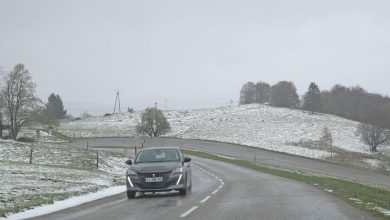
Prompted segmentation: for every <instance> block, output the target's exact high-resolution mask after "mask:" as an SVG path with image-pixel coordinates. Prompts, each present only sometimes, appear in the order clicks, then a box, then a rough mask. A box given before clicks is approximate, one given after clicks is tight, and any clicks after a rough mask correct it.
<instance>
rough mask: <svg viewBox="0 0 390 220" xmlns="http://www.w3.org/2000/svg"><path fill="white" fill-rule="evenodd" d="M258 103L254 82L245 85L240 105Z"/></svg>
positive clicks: (241, 93)
mask: <svg viewBox="0 0 390 220" xmlns="http://www.w3.org/2000/svg"><path fill="white" fill-rule="evenodd" d="M255 102H256V86H255V84H254V83H253V82H247V83H245V84H244V85H243V86H242V88H241V90H240V105H246V104H251V103H255Z"/></svg>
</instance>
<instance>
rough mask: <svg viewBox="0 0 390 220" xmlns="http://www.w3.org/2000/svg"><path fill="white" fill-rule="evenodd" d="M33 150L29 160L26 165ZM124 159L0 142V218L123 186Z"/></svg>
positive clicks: (62, 145)
mask: <svg viewBox="0 0 390 220" xmlns="http://www.w3.org/2000/svg"><path fill="white" fill-rule="evenodd" d="M31 146H32V147H33V160H32V164H29V158H30V153H31V151H30V150H31ZM126 160H127V158H126V157H125V156H124V155H122V154H119V153H112V152H99V170H96V152H95V151H90V150H85V149H80V148H75V147H72V146H69V145H68V144H66V143H46V142H37V143H29V144H24V143H18V142H13V141H3V140H0V176H1V178H0V216H6V215H8V214H9V213H10V212H17V211H23V210H26V209H29V208H32V207H34V206H39V205H41V204H50V203H52V202H53V201H59V200H64V199H67V198H70V197H72V196H79V195H83V194H86V193H90V192H96V191H99V190H102V189H105V188H107V187H112V186H117V185H123V184H124V183H125V178H124V173H125V172H126V169H127V165H125V163H124V162H125V161H126Z"/></svg>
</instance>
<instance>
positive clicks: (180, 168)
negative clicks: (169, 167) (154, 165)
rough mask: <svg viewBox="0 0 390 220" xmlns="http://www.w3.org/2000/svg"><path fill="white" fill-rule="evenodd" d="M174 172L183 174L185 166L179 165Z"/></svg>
mask: <svg viewBox="0 0 390 220" xmlns="http://www.w3.org/2000/svg"><path fill="white" fill-rule="evenodd" d="M172 173H173V174H182V173H183V167H179V168H177V169H175V170H173V171H172Z"/></svg>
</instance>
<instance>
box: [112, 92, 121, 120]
mask: <svg viewBox="0 0 390 220" xmlns="http://www.w3.org/2000/svg"><path fill="white" fill-rule="evenodd" d="M116 103H118V107H119V108H118V112H119V114H121V113H122V112H121V99H120V98H119V92H116V96H115V104H114V111H113V112H112V114H113V115H114V114H115V110H116Z"/></svg>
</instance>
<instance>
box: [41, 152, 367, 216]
mask: <svg viewBox="0 0 390 220" xmlns="http://www.w3.org/2000/svg"><path fill="white" fill-rule="evenodd" d="M193 161H194V162H193V163H192V167H193V191H192V193H191V194H189V195H187V196H185V197H180V196H179V195H178V194H177V193H156V194H145V195H138V196H137V198H136V199H132V200H128V199H127V198H126V195H125V193H123V194H121V195H116V196H112V197H108V198H105V199H101V200H97V201H94V202H90V203H87V204H84V205H81V206H78V207H74V208H70V209H66V210H62V211H60V212H56V213H52V214H49V215H46V216H40V217H38V218H36V219H57V220H71V219H85V220H89V219H91V220H92V219H93V220H96V219H110V220H124V219H137V220H139V219H141V220H142V219H163V220H164V219H167V220H168V219H224V220H225V219H300V220H302V219H354V220H355V219H373V218H372V217H370V216H369V215H368V214H366V213H364V212H362V211H361V210H358V209H357V208H354V207H352V206H350V205H349V204H347V203H346V202H343V201H341V200H338V199H336V198H335V197H333V196H332V195H330V194H329V193H326V192H323V191H321V190H318V189H317V188H315V187H313V186H310V185H307V184H304V183H300V182H297V181H294V180H290V179H286V178H282V177H277V176H273V175H269V174H264V173H260V172H256V171H253V170H248V169H245V168H242V167H239V166H236V165H232V164H228V163H224V162H220V161H212V160H207V159H202V158H196V157H194V158H193Z"/></svg>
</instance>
